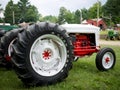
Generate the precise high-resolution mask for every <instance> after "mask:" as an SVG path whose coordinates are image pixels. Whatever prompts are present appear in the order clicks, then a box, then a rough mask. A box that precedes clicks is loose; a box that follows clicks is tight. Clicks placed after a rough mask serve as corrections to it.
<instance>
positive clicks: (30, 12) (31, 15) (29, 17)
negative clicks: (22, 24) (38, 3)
mask: <svg viewBox="0 0 120 90" xmlns="http://www.w3.org/2000/svg"><path fill="white" fill-rule="evenodd" d="M37 20H39V12H38V10H37V8H36V7H35V6H33V5H30V6H29V8H28V9H27V12H26V17H25V21H26V22H36V21H37Z"/></svg>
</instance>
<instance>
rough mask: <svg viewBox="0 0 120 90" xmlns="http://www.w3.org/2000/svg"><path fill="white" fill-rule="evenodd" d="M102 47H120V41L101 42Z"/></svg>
mask: <svg viewBox="0 0 120 90" xmlns="http://www.w3.org/2000/svg"><path fill="white" fill-rule="evenodd" d="M100 44H101V45H114V46H120V41H106V40H100Z"/></svg>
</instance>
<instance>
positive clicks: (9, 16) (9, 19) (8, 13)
mask: <svg viewBox="0 0 120 90" xmlns="http://www.w3.org/2000/svg"><path fill="white" fill-rule="evenodd" d="M13 7H14V6H13V1H12V0H10V1H9V2H8V4H7V6H6V8H5V12H4V16H5V22H6V23H10V24H13Z"/></svg>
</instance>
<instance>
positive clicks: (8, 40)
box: [0, 29, 21, 69]
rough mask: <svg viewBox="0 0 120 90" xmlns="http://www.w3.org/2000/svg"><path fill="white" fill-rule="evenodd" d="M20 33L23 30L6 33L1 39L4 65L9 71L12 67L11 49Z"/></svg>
mask: <svg viewBox="0 0 120 90" xmlns="http://www.w3.org/2000/svg"><path fill="white" fill-rule="evenodd" d="M20 31H21V29H14V30H11V31H9V32H7V33H5V34H4V36H2V37H1V42H0V48H1V57H2V65H3V66H5V67H6V68H8V69H9V68H11V67H12V64H11V54H10V48H11V45H12V44H13V43H14V41H15V39H16V37H17V35H18V33H19V32H20Z"/></svg>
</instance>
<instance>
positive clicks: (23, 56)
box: [12, 22, 73, 86]
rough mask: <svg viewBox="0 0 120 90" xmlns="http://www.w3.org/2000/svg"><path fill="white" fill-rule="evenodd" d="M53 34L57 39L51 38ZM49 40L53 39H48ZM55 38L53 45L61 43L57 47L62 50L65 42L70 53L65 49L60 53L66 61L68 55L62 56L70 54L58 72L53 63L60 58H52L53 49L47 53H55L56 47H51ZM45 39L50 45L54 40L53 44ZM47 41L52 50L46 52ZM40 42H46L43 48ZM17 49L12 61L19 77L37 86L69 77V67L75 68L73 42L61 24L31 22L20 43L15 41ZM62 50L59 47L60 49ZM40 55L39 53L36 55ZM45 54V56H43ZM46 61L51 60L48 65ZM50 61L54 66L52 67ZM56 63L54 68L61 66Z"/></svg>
mask: <svg viewBox="0 0 120 90" xmlns="http://www.w3.org/2000/svg"><path fill="white" fill-rule="evenodd" d="M49 36H50V37H49ZM43 37H46V38H43ZM51 37H55V38H51ZM40 38H42V39H40ZM56 38H58V39H59V40H60V42H59V41H58V42H57V41H56ZM51 39H52V40H51ZM49 40H50V42H47V41H49ZM51 41H52V43H54V44H53V46H54V45H55V46H57V45H58V47H57V48H58V49H60V48H61V44H63V45H62V46H63V47H64V45H65V48H66V53H64V52H63V53H61V55H60V56H61V58H62V59H63V60H62V59H61V62H62V61H64V57H62V56H65V55H66V58H65V63H64V64H63V66H62V68H61V69H60V70H59V71H58V72H56V71H57V69H56V71H55V70H53V71H54V72H56V73H54V72H52V66H53V64H54V63H56V58H53V59H51V58H52V56H53V57H55V56H54V55H53V54H55V53H54V52H53V53H52V54H50V55H48V54H44V53H45V52H48V53H49V52H52V47H49V46H51ZM61 41H62V43H61ZM41 42H42V43H41ZM44 42H46V43H48V44H49V43H50V45H46V44H44ZM37 43H39V45H36V44H37ZM43 44H44V45H45V46H46V47H45V49H49V50H48V51H45V52H44V53H42V52H41V51H42V50H43V49H44V45H43ZM40 45H43V47H40ZM34 46H36V47H34ZM13 48H14V54H13V58H12V62H13V64H14V69H15V72H16V73H17V75H18V77H19V78H20V79H21V80H22V82H23V83H24V84H26V85H30V86H34V85H35V86H36V85H49V84H54V83H56V82H59V81H62V80H63V79H65V78H66V77H67V76H68V72H69V70H70V69H71V68H72V60H73V50H72V43H71V40H70V38H69V36H68V35H67V33H66V31H65V30H64V29H63V28H62V27H61V26H59V25H56V24H52V23H45V22H40V23H37V24H34V25H31V26H29V27H28V28H27V30H25V31H23V32H21V33H19V36H18V40H17V42H16V44H14V47H13ZM36 48H37V49H36ZM38 48H39V49H38ZM33 49H35V50H33ZM58 49H56V51H57V50H58ZM32 50H33V51H32ZM53 51H54V50H53ZM63 51H64V50H63ZM38 52H39V53H38ZM59 52H62V50H59ZM63 54H65V55H63ZM37 55H39V56H38V57H36V56H37ZM41 55H44V56H43V57H41ZM56 55H57V54H56ZM54 59H55V62H54ZM37 60H38V61H37ZM46 60H48V64H46V62H47V61H46ZM52 60H53V61H52ZM49 61H50V65H51V66H49ZM51 63H52V64H51ZM58 63H60V62H58ZM38 64H39V65H38ZM56 64H57V63H56ZM56 64H55V65H54V66H53V67H57V66H59V64H57V65H56ZM35 65H36V66H35ZM37 65H38V66H37Z"/></svg>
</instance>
